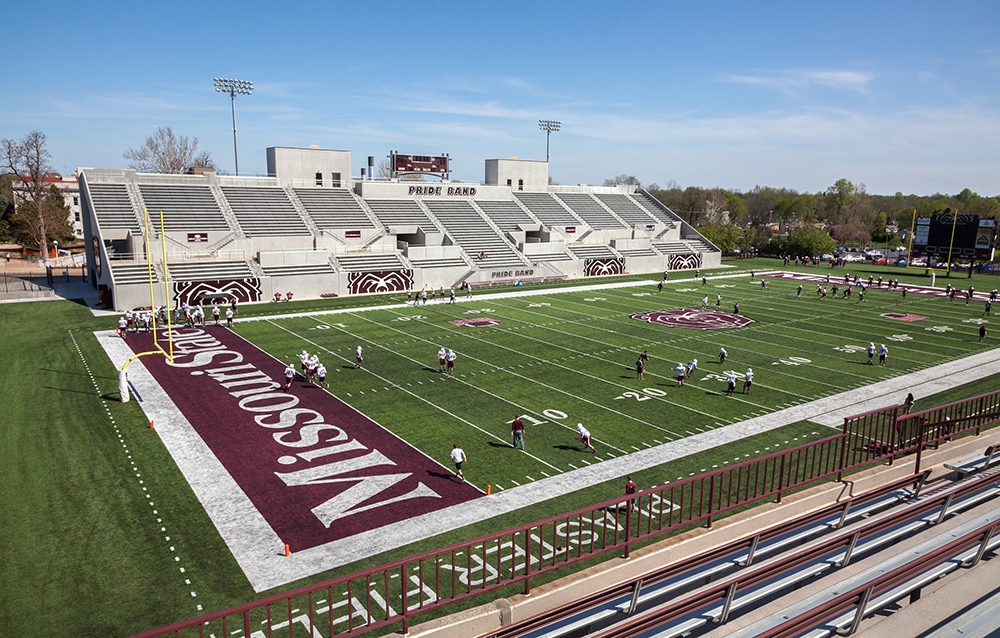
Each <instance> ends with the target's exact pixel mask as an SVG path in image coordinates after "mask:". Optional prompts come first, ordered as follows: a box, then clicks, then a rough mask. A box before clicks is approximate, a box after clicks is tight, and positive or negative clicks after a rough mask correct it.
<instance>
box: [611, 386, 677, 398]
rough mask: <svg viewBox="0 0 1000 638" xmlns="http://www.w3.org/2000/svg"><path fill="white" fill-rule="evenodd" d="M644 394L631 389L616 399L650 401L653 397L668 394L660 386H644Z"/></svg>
mask: <svg viewBox="0 0 1000 638" xmlns="http://www.w3.org/2000/svg"><path fill="white" fill-rule="evenodd" d="M642 392H643V394H640V393H638V392H635V391H632V390H629V391H628V392H623V393H622V394H621V395H620V396H617V397H615V401H617V400H618V399H630V398H631V399H635V400H636V401H649V400H650V399H652V398H653V397H662V396H666V394H667V393H666V392H664V391H663V390H661V389H659V388H643V389H642Z"/></svg>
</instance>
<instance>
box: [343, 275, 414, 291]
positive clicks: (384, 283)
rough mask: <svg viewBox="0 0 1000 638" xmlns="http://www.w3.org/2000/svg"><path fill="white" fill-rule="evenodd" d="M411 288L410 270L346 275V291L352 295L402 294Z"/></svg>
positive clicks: (411, 277)
mask: <svg viewBox="0 0 1000 638" xmlns="http://www.w3.org/2000/svg"><path fill="white" fill-rule="evenodd" d="M411 288H413V271H412V270H378V271H372V272H349V273H347V289H348V291H350V293H351V294H352V295H359V294H364V293H373V292H403V291H406V290H410V289H411Z"/></svg>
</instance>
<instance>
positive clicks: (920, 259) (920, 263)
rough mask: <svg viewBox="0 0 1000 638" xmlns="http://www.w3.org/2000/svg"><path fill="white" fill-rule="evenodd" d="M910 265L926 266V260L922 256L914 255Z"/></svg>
mask: <svg viewBox="0 0 1000 638" xmlns="http://www.w3.org/2000/svg"><path fill="white" fill-rule="evenodd" d="M910 265H911V266H926V265H927V260H926V259H924V258H923V257H914V258H913V260H912V261H910Z"/></svg>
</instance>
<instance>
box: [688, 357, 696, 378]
mask: <svg viewBox="0 0 1000 638" xmlns="http://www.w3.org/2000/svg"><path fill="white" fill-rule="evenodd" d="M697 369H698V360H697V359H691V360H690V361H688V368H687V375H688V376H689V377H690V376H691V375H692V374H693V373H694V371H695V370H697Z"/></svg>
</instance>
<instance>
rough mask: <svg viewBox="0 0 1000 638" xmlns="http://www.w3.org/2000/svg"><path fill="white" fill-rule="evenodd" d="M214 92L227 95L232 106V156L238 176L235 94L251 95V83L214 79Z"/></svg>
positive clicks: (231, 79)
mask: <svg viewBox="0 0 1000 638" xmlns="http://www.w3.org/2000/svg"><path fill="white" fill-rule="evenodd" d="M214 82H215V92H216V93H228V94H229V101H230V102H231V103H232V106H233V156H234V158H235V160H236V174H237V175H239V174H240V154H239V152H237V150H236V94H237V93H238V94H240V95H250V94H251V93H253V82H251V81H250V80H237V79H235V78H215V80H214Z"/></svg>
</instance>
